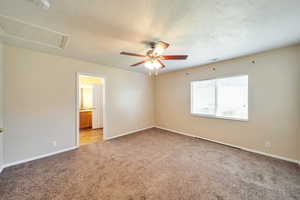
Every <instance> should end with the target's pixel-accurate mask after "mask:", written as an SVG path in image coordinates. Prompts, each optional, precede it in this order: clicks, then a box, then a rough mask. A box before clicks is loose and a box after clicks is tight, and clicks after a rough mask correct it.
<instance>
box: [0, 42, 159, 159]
mask: <svg viewBox="0 0 300 200" xmlns="http://www.w3.org/2000/svg"><path fill="white" fill-rule="evenodd" d="M4 58H5V59H4V60H5V63H4V65H5V66H4V70H5V71H4V73H5V79H4V81H5V85H6V87H5V104H4V105H5V106H4V108H5V112H6V113H7V114H6V115H5V126H6V127H7V133H6V134H5V138H4V139H5V144H4V159H5V163H6V164H8V163H12V162H16V161H20V160H23V159H29V158H32V157H34V156H39V155H43V154H47V153H51V152H55V151H59V150H61V149H66V148H70V147H73V146H75V117H76V113H75V93H76V89H75V88H76V85H75V80H76V72H86V73H98V74H103V75H105V76H106V78H107V80H106V105H107V110H106V111H107V127H105V128H107V132H108V133H109V137H112V136H117V135H119V134H122V133H125V132H128V131H132V130H136V129H141V128H145V127H149V126H152V125H153V120H154V114H153V110H154V108H153V81H152V80H151V79H150V78H149V77H148V76H147V75H144V74H141V73H136V72H129V71H125V70H121V69H116V68H112V67H105V66H101V65H97V64H93V63H87V62H83V61H79V60H74V59H69V58H65V57H59V56H53V55H48V54H44V53H39V52H35V51H31V50H28V49H22V48H17V47H12V46H6V45H5V46H4ZM54 140H55V141H57V146H56V147H53V144H52V141H54Z"/></svg>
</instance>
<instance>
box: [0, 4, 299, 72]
mask: <svg viewBox="0 0 300 200" xmlns="http://www.w3.org/2000/svg"><path fill="white" fill-rule="evenodd" d="M49 1H50V3H51V8H50V9H49V10H44V9H41V8H39V7H37V6H35V5H34V4H33V3H31V2H30V1H29V0H0V14H1V15H5V16H9V17H13V18H16V19H19V20H22V21H24V22H27V23H30V24H36V25H40V26H43V27H45V28H49V29H51V30H54V31H57V32H62V33H65V34H66V35H69V36H70V38H69V39H70V41H69V42H68V44H67V46H66V48H65V49H63V50H60V49H55V48H51V47H47V46H42V45H38V44H34V43H26V42H21V41H17V40H7V41H6V42H8V43H12V44H14V45H18V46H22V47H27V48H31V49H35V50H39V51H43V52H48V53H51V54H56V55H63V56H67V57H72V58H78V59H83V60H86V61H91V62H96V63H99V64H103V65H107V66H112V67H119V68H123V69H128V70H135V71H139V72H145V69H144V67H142V66H140V67H136V68H132V67H129V65H130V64H133V63H135V62H138V61H140V58H138V57H137V58H135V57H129V56H122V55H120V54H119V53H120V51H129V52H136V53H145V52H146V50H147V46H146V45H145V41H151V40H163V41H166V42H169V43H170V44H171V46H170V47H169V48H168V49H167V51H166V52H165V54H188V55H189V58H188V60H186V61H165V64H166V65H167V67H166V68H165V71H172V70H177V69H182V68H187V67H193V66H198V65H202V64H206V63H210V62H212V61H213V59H214V58H218V60H224V59H229V58H233V57H238V56H242V55H247V54H252V53H256V52H260V51H264V50H267V49H272V48H277V47H281V46H287V45H291V44H295V43H298V42H300V26H299V24H300V1H299V0H128V1H125V0H49Z"/></svg>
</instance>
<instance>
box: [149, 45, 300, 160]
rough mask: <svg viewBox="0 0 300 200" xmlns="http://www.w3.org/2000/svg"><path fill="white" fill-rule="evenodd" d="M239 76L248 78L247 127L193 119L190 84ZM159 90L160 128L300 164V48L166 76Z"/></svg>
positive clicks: (159, 82)
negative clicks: (267, 142) (287, 159)
mask: <svg viewBox="0 0 300 200" xmlns="http://www.w3.org/2000/svg"><path fill="white" fill-rule="evenodd" d="M193 56H197V55H193ZM252 60H255V61H256V64H252V63H251V61H252ZM212 67H215V69H216V70H215V71H213V70H212ZM187 73H188V74H187ZM240 74H248V75H249V121H248V122H240V121H232V120H223V119H211V118H203V117H196V116H192V115H191V114H190V86H189V84H190V81H192V80H202V79H211V78H216V77H227V76H234V75H240ZM155 85H156V87H155V91H156V94H155V98H156V102H155V105H156V106H155V107H156V108H155V120H156V125H158V126H161V127H165V128H169V129H173V130H177V131H182V132H185V133H189V134H193V135H195V136H201V137H205V138H208V139H212V140H217V141H220V142H224V143H229V144H232V145H237V146H241V147H245V148H249V149H253V150H257V151H262V152H266V153H271V154H274V155H278V156H284V157H287V158H290V159H295V160H300V150H299V149H300V143H299V139H300V136H299V134H300V133H299V130H300V129H299V126H300V95H299V93H300V45H297V46H292V47H288V48H282V49H278V50H273V51H269V52H265V53H261V54H256V55H252V56H247V57H242V58H237V59H233V60H229V61H225V62H220V63H215V64H211V65H206V66H201V67H196V68H191V69H186V70H182V71H176V72H170V73H166V74H162V75H159V76H158V77H157V79H156V82H155ZM266 141H270V142H271V143H272V146H271V147H270V148H266V147H265V142H266Z"/></svg>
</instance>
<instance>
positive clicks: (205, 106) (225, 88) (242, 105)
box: [191, 75, 248, 120]
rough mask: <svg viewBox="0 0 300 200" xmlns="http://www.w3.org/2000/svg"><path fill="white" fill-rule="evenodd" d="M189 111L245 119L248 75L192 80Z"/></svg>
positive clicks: (204, 114) (218, 116)
mask: <svg viewBox="0 0 300 200" xmlns="http://www.w3.org/2000/svg"><path fill="white" fill-rule="evenodd" d="M191 113H192V114H196V115H202V116H210V117H216V118H228V119H237V120H247V119H248V76H247V75H243V76H236V77H228V78H220V79H212V80H204V81H192V82H191Z"/></svg>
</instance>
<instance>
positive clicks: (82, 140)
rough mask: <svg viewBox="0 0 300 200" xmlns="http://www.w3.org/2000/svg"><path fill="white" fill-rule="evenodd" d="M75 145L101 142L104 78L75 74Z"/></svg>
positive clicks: (102, 137) (102, 132)
mask: <svg viewBox="0 0 300 200" xmlns="http://www.w3.org/2000/svg"><path fill="white" fill-rule="evenodd" d="M76 112H77V125H76V128H77V134H76V140H77V141H76V143H77V146H81V145H87V144H92V143H96V142H101V141H103V140H104V130H105V126H104V124H105V120H104V118H105V117H104V116H105V78H104V77H103V76H100V75H96V74H87V73H78V75H77V109H76Z"/></svg>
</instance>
